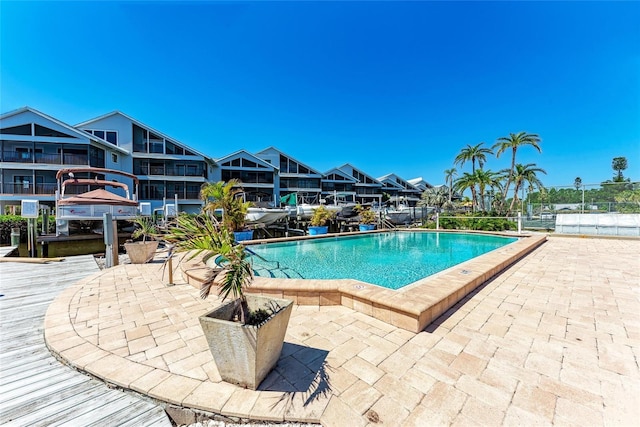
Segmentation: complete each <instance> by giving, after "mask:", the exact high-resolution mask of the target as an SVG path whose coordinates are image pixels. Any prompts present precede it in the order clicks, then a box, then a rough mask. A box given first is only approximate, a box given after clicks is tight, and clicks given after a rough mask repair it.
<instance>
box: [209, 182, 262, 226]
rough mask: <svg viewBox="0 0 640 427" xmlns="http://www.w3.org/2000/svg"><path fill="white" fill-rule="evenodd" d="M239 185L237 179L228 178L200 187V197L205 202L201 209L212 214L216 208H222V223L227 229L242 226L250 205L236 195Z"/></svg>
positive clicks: (238, 192)
mask: <svg viewBox="0 0 640 427" xmlns="http://www.w3.org/2000/svg"><path fill="white" fill-rule="evenodd" d="M241 185H242V183H241V182H240V181H238V180H237V179H230V180H229V181H228V182H224V181H218V182H208V183H206V184H203V185H202V188H201V189H200V198H201V199H202V201H203V202H204V203H205V206H204V208H203V211H204V212H209V213H210V214H211V215H213V213H214V212H215V210H216V209H222V225H223V226H224V227H225V228H226V229H227V230H229V231H239V230H241V229H242V228H243V227H244V224H245V216H246V214H247V209H248V208H249V205H250V203H249V202H244V201H242V199H241V198H240V197H238V195H239V194H240V193H242V187H241Z"/></svg>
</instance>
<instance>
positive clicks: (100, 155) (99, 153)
mask: <svg viewBox="0 0 640 427" xmlns="http://www.w3.org/2000/svg"><path fill="white" fill-rule="evenodd" d="M89 165H90V166H93V167H94V168H103V167H105V161H104V150H101V149H100V148H98V147H94V146H90V147H89Z"/></svg>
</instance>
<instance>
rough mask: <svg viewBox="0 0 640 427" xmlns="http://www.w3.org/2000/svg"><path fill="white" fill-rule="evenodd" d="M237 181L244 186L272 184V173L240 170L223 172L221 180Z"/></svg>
mask: <svg viewBox="0 0 640 427" xmlns="http://www.w3.org/2000/svg"><path fill="white" fill-rule="evenodd" d="M231 179H237V180H239V181H241V182H242V183H245V184H273V173H271V172H253V171H242V170H223V171H222V180H223V181H229V180H231Z"/></svg>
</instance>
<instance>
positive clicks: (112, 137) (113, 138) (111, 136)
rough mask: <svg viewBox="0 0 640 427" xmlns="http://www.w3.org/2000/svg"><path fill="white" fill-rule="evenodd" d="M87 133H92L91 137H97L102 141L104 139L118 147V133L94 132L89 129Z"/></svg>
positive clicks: (107, 131)
mask: <svg viewBox="0 0 640 427" xmlns="http://www.w3.org/2000/svg"><path fill="white" fill-rule="evenodd" d="M85 132H87V133H90V134H91V135H94V136H97V137H98V138H100V139H104V140H105V141H107V142H109V143H111V144H113V145H118V132H116V131H113V130H92V129H87V130H85Z"/></svg>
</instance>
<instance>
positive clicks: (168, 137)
mask: <svg viewBox="0 0 640 427" xmlns="http://www.w3.org/2000/svg"><path fill="white" fill-rule="evenodd" d="M116 115H119V116H122V117H124V118H125V119H127V120H129V121H131V122H132V123H135V124H136V125H138V126H140V127H141V128H144V129H146V130H148V131H151V132H153V133H155V134H156V135H158V136H161V137H162V138H164V139H168V140H169V141H171V142H172V143H174V144H176V145H178V146H180V147H182V148H184V149H187V150H189V151H192V152H194V153H196V154H197V155H199V156H202V157H204V159H205V160H208V161H210V162H211V163H215V160H214V159H213V157H211V156H207V155H206V154H204V153H201V152H199V151H198V150H195V149H193V148H192V147H189V146H188V145H186V144H184V143H182V142H180V141H178V140H177V139H175V138H172V137H170V136H169V135H167V134H164V133H162V132H160V131H159V130H157V129H154V128H152V127H151V126H149V125H146V124H144V123H142V122H141V121H139V120H137V119H134V118H133V117H131V116H129V115H127V114H125V113H123V112H122V111H118V110H115V111H112V112H110V113H107V114H103V115H102V116H99V117H96V118H93V119H89V120H86V121H84V122H82V123H78V124H77V125H76V127H81V126H88V125H89V124H91V123H95V122H98V121H100V120H104V119H106V118H107V117H111V116H116Z"/></svg>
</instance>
